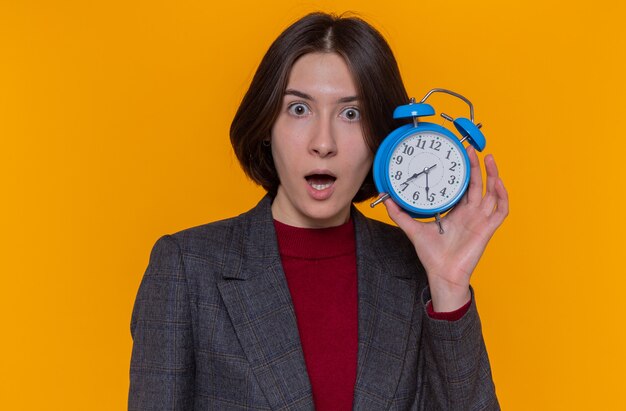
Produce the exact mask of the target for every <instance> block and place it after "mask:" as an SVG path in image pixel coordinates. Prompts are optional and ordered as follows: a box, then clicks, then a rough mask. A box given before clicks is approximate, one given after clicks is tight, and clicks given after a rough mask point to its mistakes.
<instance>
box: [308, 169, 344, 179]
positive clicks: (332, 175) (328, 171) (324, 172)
mask: <svg viewBox="0 0 626 411" xmlns="http://www.w3.org/2000/svg"><path fill="white" fill-rule="evenodd" d="M315 174H325V175H328V176H331V177H333V178H334V179H335V180H336V179H337V176H336V175H335V173H333V172H332V171H330V170H327V169H323V168H320V169H315V170H313V171H311V172H310V173H307V174H305V175H304V178H306V177H309V176H312V175H315Z"/></svg>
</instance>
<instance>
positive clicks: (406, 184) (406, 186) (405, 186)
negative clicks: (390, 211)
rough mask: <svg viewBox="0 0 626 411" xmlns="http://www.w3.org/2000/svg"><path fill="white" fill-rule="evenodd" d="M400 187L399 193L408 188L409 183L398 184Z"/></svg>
mask: <svg viewBox="0 0 626 411" xmlns="http://www.w3.org/2000/svg"><path fill="white" fill-rule="evenodd" d="M400 185H401V186H402V190H400V191H404V190H406V189H407V188H409V183H407V182H406V181H405V182H404V183H402V184H400Z"/></svg>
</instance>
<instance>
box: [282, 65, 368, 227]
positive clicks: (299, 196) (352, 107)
mask: <svg viewBox="0 0 626 411" xmlns="http://www.w3.org/2000/svg"><path fill="white" fill-rule="evenodd" d="M359 106H360V102H359V101H358V99H357V92H356V87H355V85H354V81H353V79H352V75H351V74H350V71H349V70H348V66H347V65H346V63H345V61H344V60H343V58H342V57H341V56H339V55H338V54H336V53H310V54H306V55H304V56H302V57H300V58H299V59H298V60H297V61H296V63H295V64H294V66H293V68H292V70H291V73H290V75H289V80H288V82H287V89H286V90H285V94H284V96H283V104H282V108H281V111H280V114H279V115H278V118H277V119H276V122H275V123H274V126H273V127H272V135H271V146H272V155H273V157H274V164H275V166H276V170H277V171H278V176H279V179H280V185H279V187H278V192H277V194H276V198H275V199H274V203H273V204H272V214H273V217H274V218H275V219H277V220H278V221H280V222H282V223H285V224H289V225H292V226H298V227H312V228H318V227H332V226H337V225H341V224H343V223H345V222H346V221H348V218H349V216H350V205H351V202H352V198H354V196H355V194H356V192H357V191H358V190H359V187H361V184H362V183H363V180H364V179H365V176H366V175H367V173H368V171H369V169H370V167H371V164H372V153H371V152H370V150H369V148H368V147H367V144H366V143H365V140H364V139H363V132H362V130H361V114H360V109H359Z"/></svg>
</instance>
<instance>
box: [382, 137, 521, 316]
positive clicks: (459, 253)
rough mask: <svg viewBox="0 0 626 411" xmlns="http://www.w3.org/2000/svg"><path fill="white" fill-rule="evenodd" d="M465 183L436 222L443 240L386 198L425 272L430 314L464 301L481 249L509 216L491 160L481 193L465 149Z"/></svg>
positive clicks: (474, 160)
mask: <svg viewBox="0 0 626 411" xmlns="http://www.w3.org/2000/svg"><path fill="white" fill-rule="evenodd" d="M467 153H468V156H469V159H470V173H471V176H470V183H469V187H468V190H467V192H466V193H465V196H464V198H463V199H461V201H460V202H459V203H458V204H457V205H456V206H455V208H454V209H453V210H452V211H450V212H449V213H448V214H447V215H446V216H445V217H444V218H443V220H442V224H443V226H444V228H445V234H443V235H442V234H439V228H438V226H437V224H436V223H435V222H434V221H431V222H421V221H417V220H414V219H413V218H411V217H410V216H409V215H408V214H407V213H405V212H404V211H403V210H402V209H401V208H400V207H398V205H397V204H396V203H394V202H393V200H392V199H391V198H388V199H387V200H385V201H384V203H385V206H386V207H387V213H388V214H389V217H391V219H392V220H393V221H394V222H395V223H396V224H397V225H398V226H399V227H400V228H401V229H402V230H403V231H404V232H405V233H406V235H407V236H408V238H409V239H410V240H411V242H412V243H413V246H414V247H415V250H416V252H417V255H418V257H419V259H420V261H421V262H422V264H423V265H424V268H425V269H426V274H427V276H428V282H429V285H430V291H431V296H432V303H433V308H434V310H435V311H442V312H445V311H453V310H455V309H457V308H459V307H461V306H463V305H464V304H465V303H466V302H467V301H469V299H470V291H469V283H470V277H471V276H472V273H473V271H474V268H476V265H477V264H478V261H479V260H480V257H481V256H482V254H483V252H484V251H485V247H486V246H487V243H488V242H489V240H490V239H491V237H492V236H493V234H494V233H495V231H496V230H497V229H498V227H499V226H500V225H501V224H502V222H503V221H504V219H505V218H506V216H507V215H508V212H509V199H508V194H507V192H506V189H505V188H504V183H503V182H502V180H501V179H500V177H499V176H498V167H497V166H496V162H495V160H494V159H493V156H491V155H487V156H486V157H485V170H486V171H487V181H486V190H485V194H484V195H483V183H482V173H481V169H480V162H479V160H478V156H477V155H476V152H475V150H474V149H473V148H472V147H468V149H467Z"/></svg>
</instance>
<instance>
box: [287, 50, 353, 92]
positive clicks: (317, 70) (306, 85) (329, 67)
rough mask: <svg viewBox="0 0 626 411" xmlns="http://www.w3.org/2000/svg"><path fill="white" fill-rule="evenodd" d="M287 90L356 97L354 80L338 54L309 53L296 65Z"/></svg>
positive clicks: (290, 75)
mask: <svg viewBox="0 0 626 411" xmlns="http://www.w3.org/2000/svg"><path fill="white" fill-rule="evenodd" d="M287 88H289V89H296V90H299V91H303V92H306V93H312V94H316V93H323V94H326V93H330V94H341V95H342V96H346V95H356V86H355V82H354V78H353V76H352V73H351V72H350V69H349V68H348V65H347V64H346V62H345V60H344V59H343V57H341V56H340V55H339V54H337V53H309V54H305V55H304V56H302V57H300V58H299V59H298V60H296V62H295V63H294V65H293V67H292V68H291V72H290V73H289V80H288V82H287Z"/></svg>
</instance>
